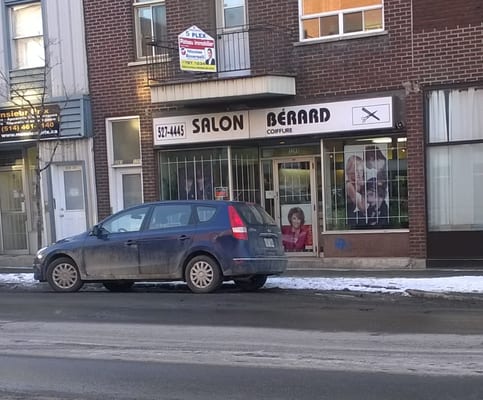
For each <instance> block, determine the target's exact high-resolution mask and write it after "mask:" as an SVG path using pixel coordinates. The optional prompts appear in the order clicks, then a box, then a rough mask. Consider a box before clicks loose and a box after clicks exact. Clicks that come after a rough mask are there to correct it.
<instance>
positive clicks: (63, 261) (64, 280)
mask: <svg viewBox="0 0 483 400" xmlns="http://www.w3.org/2000/svg"><path fill="white" fill-rule="evenodd" d="M47 282H49V285H50V287H51V288H52V289H54V290H55V291H56V292H77V291H78V290H79V289H80V288H81V287H82V285H83V284H84V283H83V282H82V280H81V277H80V273H79V269H78V268H77V265H75V263H74V261H72V260H71V259H70V258H67V257H62V258H58V259H57V260H54V261H52V262H51V263H50V264H49V267H48V268H47Z"/></svg>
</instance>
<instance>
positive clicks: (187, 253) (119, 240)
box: [33, 200, 287, 293]
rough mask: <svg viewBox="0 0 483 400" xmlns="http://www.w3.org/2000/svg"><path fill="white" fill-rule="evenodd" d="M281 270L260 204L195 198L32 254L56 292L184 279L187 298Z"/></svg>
mask: <svg viewBox="0 0 483 400" xmlns="http://www.w3.org/2000/svg"><path fill="white" fill-rule="evenodd" d="M286 265H287V259H286V257H285V254H284V251H283V248H282V240H281V233H280V228H279V227H278V226H277V225H276V223H275V222H274V220H273V219H272V218H271V217H270V216H269V215H268V214H267V213H266V212H265V211H264V210H263V209H262V208H261V207H260V206H258V205H255V204H249V203H243V202H231V201H199V200H196V201H163V202H155V203H146V204H141V205H138V206H135V207H131V208H129V209H126V210H123V211H120V212H118V213H116V214H114V215H112V216H110V217H108V218H106V219H105V220H103V221H102V222H100V223H99V224H97V225H95V226H94V227H93V228H92V229H91V230H89V231H87V232H84V233H82V234H79V235H76V236H73V237H69V238H65V239H62V240H59V241H58V242H56V243H54V244H52V245H51V246H48V247H46V248H43V249H41V250H39V251H38V253H37V255H36V257H35V260H34V266H33V267H34V276H35V278H36V279H37V280H39V281H41V282H45V281H47V282H49V284H50V286H51V287H52V288H53V289H54V290H56V291H65V292H72V291H76V290H79V289H80V288H81V287H82V285H83V284H84V283H85V282H102V283H104V286H105V287H106V288H108V289H110V290H113V291H121V290H126V289H129V288H130V287H131V286H132V285H133V284H134V283H135V282H136V281H174V280H184V281H186V283H187V284H188V287H189V288H190V289H191V290H192V291H193V292H196V293H209V292H212V291H215V290H216V289H218V288H219V287H220V286H221V284H222V283H223V281H226V280H234V281H235V284H237V286H239V287H240V288H241V289H244V290H256V289H258V288H260V287H261V286H263V284H264V283H265V281H266V279H267V276H269V275H278V274H281V273H283V272H284V271H285V269H286Z"/></svg>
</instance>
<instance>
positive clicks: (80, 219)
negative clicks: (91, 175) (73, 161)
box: [52, 165, 87, 240]
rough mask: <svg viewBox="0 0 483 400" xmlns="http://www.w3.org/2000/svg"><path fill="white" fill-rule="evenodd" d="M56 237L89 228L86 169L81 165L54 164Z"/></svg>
mask: <svg viewBox="0 0 483 400" xmlns="http://www.w3.org/2000/svg"><path fill="white" fill-rule="evenodd" d="M52 183H53V185H52V186H53V187H52V190H53V196H54V219H55V232H56V235H55V236H56V239H57V240H59V239H62V238H65V237H68V236H72V235H76V234H78V233H81V232H84V231H85V230H86V229H87V222H86V220H87V218H86V206H85V204H86V202H85V194H84V192H85V191H84V189H85V188H84V171H83V168H82V166H81V165H52Z"/></svg>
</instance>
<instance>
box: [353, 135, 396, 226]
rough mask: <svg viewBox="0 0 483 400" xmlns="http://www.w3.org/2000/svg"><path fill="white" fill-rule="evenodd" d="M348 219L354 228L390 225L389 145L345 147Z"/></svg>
mask: <svg viewBox="0 0 483 400" xmlns="http://www.w3.org/2000/svg"><path fill="white" fill-rule="evenodd" d="M344 165H345V196H346V217H347V222H348V224H349V225H350V226H352V227H382V226H385V225H387V224H388V222H389V191H388V166H387V145H386V144H378V145H372V144H371V145H348V146H345V147H344Z"/></svg>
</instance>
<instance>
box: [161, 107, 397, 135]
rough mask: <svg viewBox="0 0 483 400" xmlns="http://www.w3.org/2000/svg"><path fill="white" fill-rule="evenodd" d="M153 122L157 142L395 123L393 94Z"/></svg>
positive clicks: (342, 129) (381, 126)
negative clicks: (390, 95) (391, 95)
mask: <svg viewBox="0 0 483 400" xmlns="http://www.w3.org/2000/svg"><path fill="white" fill-rule="evenodd" d="M153 124H154V144H155V145H163V144H176V143H195V142H210V141H219V140H234V139H248V138H268V137H283V136H294V135H306V134H323V133H329V132H350V131H360V130H368V129H371V130H374V129H387V128H392V127H393V126H394V122H393V105H392V97H378V98H372V99H360V100H350V101H338V102H333V103H321V104H307V105H302V106H294V107H281V108H267V109H262V110H250V111H243V112H238V113H217V114H210V115H182V116H177V117H167V118H154V119H153Z"/></svg>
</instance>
